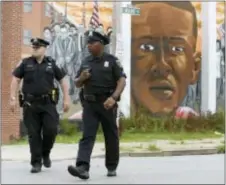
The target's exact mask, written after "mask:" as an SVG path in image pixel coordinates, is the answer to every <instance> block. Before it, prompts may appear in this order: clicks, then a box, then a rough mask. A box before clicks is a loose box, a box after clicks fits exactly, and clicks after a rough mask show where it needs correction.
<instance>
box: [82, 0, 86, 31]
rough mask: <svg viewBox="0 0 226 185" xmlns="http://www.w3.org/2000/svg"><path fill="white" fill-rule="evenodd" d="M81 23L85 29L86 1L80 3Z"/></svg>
mask: <svg viewBox="0 0 226 185" xmlns="http://www.w3.org/2000/svg"><path fill="white" fill-rule="evenodd" d="M82 7H83V8H82V24H83V27H84V29H86V2H85V1H84V2H83V3H82Z"/></svg>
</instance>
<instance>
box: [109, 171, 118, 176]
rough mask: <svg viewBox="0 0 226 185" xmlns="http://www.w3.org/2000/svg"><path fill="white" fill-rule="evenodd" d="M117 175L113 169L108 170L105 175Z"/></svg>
mask: <svg viewBox="0 0 226 185" xmlns="http://www.w3.org/2000/svg"><path fill="white" fill-rule="evenodd" d="M116 175H117V173H116V171H115V170H108V173H107V176H108V177H115V176H116Z"/></svg>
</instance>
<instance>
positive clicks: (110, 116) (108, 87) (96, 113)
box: [68, 32, 125, 179]
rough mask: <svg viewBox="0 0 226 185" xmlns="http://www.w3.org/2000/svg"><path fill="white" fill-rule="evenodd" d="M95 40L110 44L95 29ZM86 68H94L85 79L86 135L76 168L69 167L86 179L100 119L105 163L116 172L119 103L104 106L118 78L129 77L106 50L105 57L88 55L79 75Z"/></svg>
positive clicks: (109, 169)
mask: <svg viewBox="0 0 226 185" xmlns="http://www.w3.org/2000/svg"><path fill="white" fill-rule="evenodd" d="M95 41H100V42H101V43H102V44H104V45H106V44H108V43H109V40H108V38H107V37H104V36H102V35H101V34H100V33H98V32H93V33H92V35H91V36H89V39H88V42H90V43H91V42H95ZM85 69H89V70H90V73H91V76H90V78H89V79H87V80H86V81H85V84H84V86H83V96H84V101H83V137H82V139H81V140H80V141H79V150H78V155H77V161H76V168H75V167H73V166H69V167H68V171H69V173H71V174H72V175H74V176H78V177H80V178H82V179H88V178H89V175H88V174H84V173H82V172H83V171H87V172H88V171H89V167H90V157H91V153H92V150H93V146H94V142H95V138H96V133H97V130H98V126H99V122H100V123H101V125H102V130H103V132H104V136H105V147H106V159H105V166H106V168H107V169H108V171H115V170H116V168H117V166H118V162H119V136H118V129H117V125H116V116H117V103H116V104H115V105H114V107H113V108H111V109H109V110H106V109H105V108H104V105H103V103H104V102H105V101H106V99H107V98H109V97H110V96H111V95H112V94H113V92H114V91H115V89H116V86H117V81H118V80H119V79H120V78H121V77H125V74H124V73H123V70H122V67H121V66H120V65H119V63H118V59H117V58H116V57H115V56H113V55H111V54H108V53H103V55H102V56H101V57H94V56H92V55H90V56H88V57H86V58H85V59H84V61H83V62H82V64H81V67H80V70H79V72H78V74H77V78H78V77H79V76H80V74H81V72H82V71H83V70H85ZM80 167H81V168H80ZM79 171H80V172H81V173H79ZM109 176H110V175H109ZM112 176H113V175H112Z"/></svg>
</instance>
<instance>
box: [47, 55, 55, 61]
mask: <svg viewBox="0 0 226 185" xmlns="http://www.w3.org/2000/svg"><path fill="white" fill-rule="evenodd" d="M46 59H47V60H48V62H53V63H55V60H54V59H53V58H52V57H50V56H47V57H46Z"/></svg>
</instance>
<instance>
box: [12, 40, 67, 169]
mask: <svg viewBox="0 0 226 185" xmlns="http://www.w3.org/2000/svg"><path fill="white" fill-rule="evenodd" d="M31 43H32V45H33V47H40V46H43V47H46V46H48V45H49V43H48V42H47V41H45V40H43V39H39V38H37V39H32V40H31ZM13 75H14V76H15V77H17V78H20V79H23V86H22V94H23V105H22V106H23V121H24V124H25V126H26V127H27V130H28V136H29V145H30V152H31V165H32V166H33V168H35V169H33V172H38V171H40V170H41V169H40V168H41V163H42V159H43V164H44V166H46V167H50V166H51V161H50V159H49V155H50V151H51V149H52V147H53V144H54V142H55V138H56V135H57V129H58V124H59V115H58V113H57V111H56V102H54V101H55V100H54V97H53V95H54V94H55V93H56V92H55V90H54V78H55V79H57V80H58V81H60V80H61V79H63V77H64V76H65V72H64V71H62V70H61V69H59V68H58V67H57V65H56V64H55V61H54V60H53V59H52V58H50V57H46V56H45V57H44V59H43V61H42V62H41V63H38V62H37V61H36V59H35V58H34V57H33V56H31V57H28V58H24V59H23V60H22V62H21V64H20V65H19V66H18V67H17V68H16V69H15V70H14V71H13Z"/></svg>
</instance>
